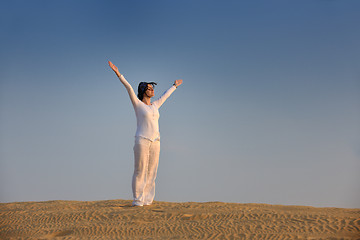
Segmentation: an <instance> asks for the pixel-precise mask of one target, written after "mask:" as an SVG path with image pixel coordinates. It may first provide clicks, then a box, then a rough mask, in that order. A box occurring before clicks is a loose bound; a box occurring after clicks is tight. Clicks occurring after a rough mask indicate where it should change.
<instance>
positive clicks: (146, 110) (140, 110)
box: [119, 75, 176, 141]
mask: <svg viewBox="0 0 360 240" xmlns="http://www.w3.org/2000/svg"><path fill="white" fill-rule="evenodd" d="M119 79H120V81H121V82H122V83H123V84H124V86H125V88H126V90H127V92H128V93H129V96H130V100H131V103H132V105H133V107H134V110H135V114H136V122H137V129H136V134H135V137H143V138H147V139H149V140H151V141H155V140H158V139H160V132H159V117H160V114H159V108H160V107H161V105H162V104H163V103H164V102H165V100H166V99H167V98H168V97H170V95H171V94H172V93H173V92H174V91H175V89H176V87H175V86H172V87H171V88H169V89H168V90H167V91H166V92H164V93H163V95H161V97H160V98H159V99H158V100H156V101H154V102H152V103H151V105H146V104H145V103H143V102H142V101H140V99H138V97H137V96H136V94H135V92H134V90H133V88H132V87H131V85H130V84H129V83H128V82H127V81H126V79H125V78H124V76H123V75H120V77H119Z"/></svg>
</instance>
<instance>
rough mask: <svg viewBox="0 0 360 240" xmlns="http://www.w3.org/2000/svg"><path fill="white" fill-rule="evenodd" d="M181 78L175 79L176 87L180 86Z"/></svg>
mask: <svg viewBox="0 0 360 240" xmlns="http://www.w3.org/2000/svg"><path fill="white" fill-rule="evenodd" d="M182 82H183V80H182V79H178V80H175V82H174V84H175V86H176V87H178V86H180V85H181V84H182Z"/></svg>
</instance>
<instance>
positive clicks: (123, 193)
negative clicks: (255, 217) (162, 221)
mask: <svg viewBox="0 0 360 240" xmlns="http://www.w3.org/2000/svg"><path fill="white" fill-rule="evenodd" d="M359 10H360V3H359V2H358V1H336V0H334V1H330V0H329V1H325V0H314V1H61V2H54V1H39V0H35V1H12V2H11V3H10V2H8V3H3V4H2V6H1V8H0V30H1V33H2V34H1V35H2V37H1V38H0V43H1V46H2V47H1V49H0V81H1V82H0V133H1V134H0V157H1V161H0V201H1V202H13V201H45V200H57V199H58V200H60V199H66V200H101V199H119V198H121V199H131V197H132V193H131V177H132V171H133V152H132V147H133V144H134V138H133V136H134V134H135V130H136V119H135V114H134V112H133V109H132V106H131V103H130V100H129V98H128V95H127V92H126V90H125V88H124V87H123V86H122V85H121V83H120V82H119V80H117V78H116V77H115V75H114V73H113V72H112V71H111V70H110V69H109V67H108V66H107V61H108V60H111V61H112V62H113V63H114V64H116V65H117V66H118V68H119V70H120V72H121V73H122V74H124V76H125V77H126V78H127V80H128V81H129V82H130V83H131V85H132V86H133V87H134V89H136V88H137V85H138V83H139V82H141V81H156V82H157V83H158V86H157V87H156V88H155V98H157V97H159V96H160V95H161V94H162V93H163V92H164V91H165V90H167V89H168V88H169V87H170V86H171V85H172V83H173V81H174V80H175V79H179V78H182V79H183V80H184V83H183V85H182V86H181V87H179V89H177V90H176V91H175V92H174V94H173V95H172V96H171V97H170V98H169V99H168V100H167V102H166V103H165V104H164V105H163V106H162V108H161V109H160V114H161V117H160V131H161V136H162V142H161V144H162V146H161V157H160V165H159V171H158V178H157V189H156V197H155V200H159V201H175V202H182V201H224V202H239V203H269V204H287V205H309V206H321V207H333V206H335V207H357V208H359V207H360V204H359V203H360V187H359V182H360V176H359V172H360V148H359V146H360V126H359V122H360V106H359V105H360V70H359V69H360V67H359V62H360V45H359V42H360V29H359V27H358V23H359V22H360V16H359V14H358V12H359Z"/></svg>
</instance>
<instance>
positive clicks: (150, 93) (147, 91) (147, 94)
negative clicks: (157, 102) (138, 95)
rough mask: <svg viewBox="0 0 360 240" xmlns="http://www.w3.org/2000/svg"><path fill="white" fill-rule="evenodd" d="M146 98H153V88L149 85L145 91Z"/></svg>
mask: <svg viewBox="0 0 360 240" xmlns="http://www.w3.org/2000/svg"><path fill="white" fill-rule="evenodd" d="M145 94H146V96H148V97H149V98H152V97H153V96H155V93H154V87H153V85H151V84H148V85H147V89H146V91H145Z"/></svg>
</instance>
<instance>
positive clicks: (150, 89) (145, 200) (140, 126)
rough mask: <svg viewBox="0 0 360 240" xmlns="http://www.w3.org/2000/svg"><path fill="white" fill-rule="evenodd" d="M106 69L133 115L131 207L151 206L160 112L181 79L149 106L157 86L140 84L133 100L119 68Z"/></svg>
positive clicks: (157, 153) (155, 171) (113, 66)
mask: <svg viewBox="0 0 360 240" xmlns="http://www.w3.org/2000/svg"><path fill="white" fill-rule="evenodd" d="M109 66H110V67H111V69H112V70H113V71H114V72H115V73H116V75H117V76H118V78H119V79H120V81H121V82H122V84H124V86H125V88H126V90H127V92H128V93H129V96H130V100H131V103H132V105H133V107H134V110H135V114H136V121H137V129H136V134H135V146H134V157H135V166H134V175H133V179H132V190H133V198H134V201H133V203H132V205H133V206H144V205H150V204H152V202H153V200H154V197H155V179H156V173H157V168H158V163H159V155H160V132H159V117H160V115H159V108H160V107H161V105H162V104H163V103H164V102H165V100H166V99H167V98H168V97H169V96H170V95H171V94H172V93H173V92H174V91H175V89H176V88H177V87H178V86H180V85H181V84H182V82H183V81H182V79H178V80H175V82H174V84H173V86H172V87H171V88H169V89H168V90H167V91H166V92H165V93H164V94H163V95H162V96H161V97H160V98H159V99H158V100H156V101H153V102H151V98H152V97H154V86H155V85H156V83H154V82H141V83H140V84H139V87H138V94H137V97H136V95H135V92H134V90H133V88H132V87H131V85H130V84H129V83H128V82H127V81H126V79H125V78H124V76H123V75H121V74H120V73H119V70H118V68H117V67H116V66H115V65H114V64H113V63H112V62H110V61H109Z"/></svg>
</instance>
